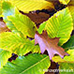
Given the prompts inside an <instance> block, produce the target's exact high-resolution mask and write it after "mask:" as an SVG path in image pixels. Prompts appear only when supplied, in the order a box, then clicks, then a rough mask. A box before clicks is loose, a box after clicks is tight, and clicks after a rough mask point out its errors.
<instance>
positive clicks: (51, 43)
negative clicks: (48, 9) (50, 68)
mask: <svg viewBox="0 0 74 74" xmlns="http://www.w3.org/2000/svg"><path fill="white" fill-rule="evenodd" d="M58 42H59V38H52V39H51V38H49V36H48V35H47V33H46V31H44V32H43V33H42V34H38V33H37V32H36V34H35V44H39V46H40V50H41V53H42V54H43V53H44V51H45V50H47V51H48V54H49V57H50V60H51V59H52V57H53V56H54V55H55V54H58V55H60V57H61V58H63V57H64V56H65V55H69V54H67V53H66V52H65V51H64V49H63V48H62V47H60V46H58Z"/></svg>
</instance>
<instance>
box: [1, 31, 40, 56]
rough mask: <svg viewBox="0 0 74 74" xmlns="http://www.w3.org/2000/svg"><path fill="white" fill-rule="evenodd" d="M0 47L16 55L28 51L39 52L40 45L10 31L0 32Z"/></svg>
mask: <svg viewBox="0 0 74 74" xmlns="http://www.w3.org/2000/svg"><path fill="white" fill-rule="evenodd" d="M0 48H2V49H3V50H7V51H10V52H12V53H16V54H18V55H24V54H26V53H28V52H30V51H33V52H40V47H39V46H35V45H34V41H30V40H28V39H25V38H22V37H21V35H20V34H19V33H15V34H14V33H11V32H5V33H1V34H0Z"/></svg>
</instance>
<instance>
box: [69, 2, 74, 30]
mask: <svg viewBox="0 0 74 74" xmlns="http://www.w3.org/2000/svg"><path fill="white" fill-rule="evenodd" d="M73 2H74V1H73ZM68 8H69V11H70V13H71V16H72V19H73V29H74V4H73V5H72V6H71V5H70V6H68Z"/></svg>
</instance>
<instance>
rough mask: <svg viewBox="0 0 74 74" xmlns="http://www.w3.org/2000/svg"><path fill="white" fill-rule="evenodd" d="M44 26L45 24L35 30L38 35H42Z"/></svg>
mask: <svg viewBox="0 0 74 74" xmlns="http://www.w3.org/2000/svg"><path fill="white" fill-rule="evenodd" d="M45 26H46V22H43V23H42V24H40V27H39V28H38V30H37V31H38V33H39V34H42V31H43V30H44V28H45Z"/></svg>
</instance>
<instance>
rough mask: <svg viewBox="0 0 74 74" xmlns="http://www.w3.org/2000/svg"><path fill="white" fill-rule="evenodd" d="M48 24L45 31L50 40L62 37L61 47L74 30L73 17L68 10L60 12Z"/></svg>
mask: <svg viewBox="0 0 74 74" xmlns="http://www.w3.org/2000/svg"><path fill="white" fill-rule="evenodd" d="M46 22H47V23H46V26H45V29H46V30H47V32H48V35H49V37H50V38H55V37H60V41H59V45H63V44H64V43H65V42H67V41H68V39H69V38H70V34H71V32H72V30H73V22H72V17H71V14H70V12H69V9H68V8H65V9H63V10H61V11H58V12H57V13H55V14H54V15H53V16H52V17H51V18H49V19H48V21H46Z"/></svg>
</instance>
